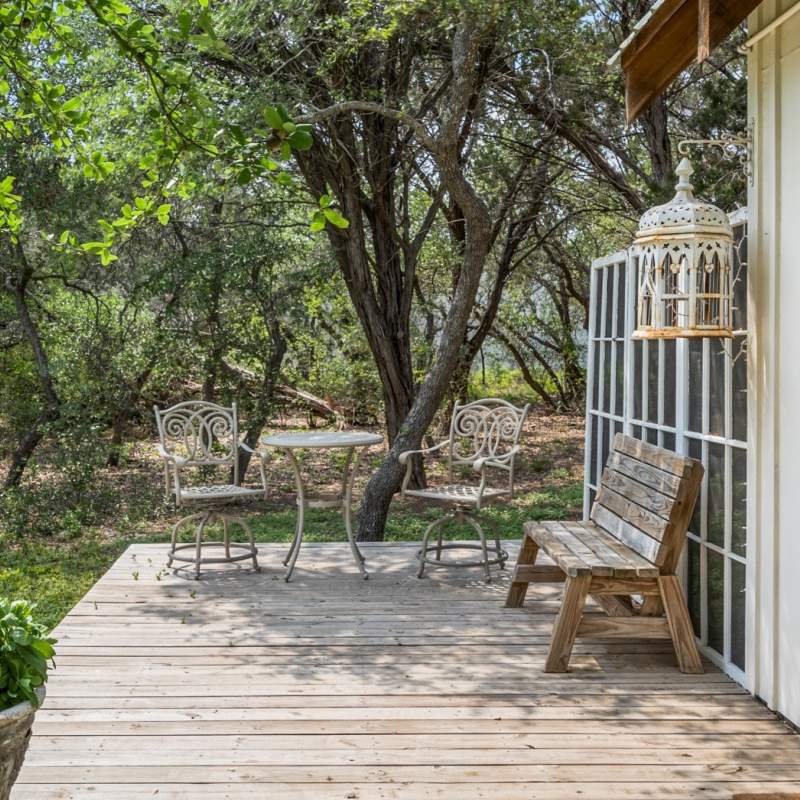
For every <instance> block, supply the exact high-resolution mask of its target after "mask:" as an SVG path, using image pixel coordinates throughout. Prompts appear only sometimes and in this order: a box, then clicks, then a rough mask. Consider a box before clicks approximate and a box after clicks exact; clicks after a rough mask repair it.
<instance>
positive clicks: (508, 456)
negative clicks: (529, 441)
mask: <svg viewBox="0 0 800 800" xmlns="http://www.w3.org/2000/svg"><path fill="white" fill-rule="evenodd" d="M521 449H522V448H521V447H520V446H519V445H516V446H514V447H512V448H511V450H509V451H508V452H507V453H504V454H503V455H502V456H486V457H485V458H478V459H476V460H475V461H474V462H473V464H472V468H473V469H474V470H475V472H483V470H484V468H485V467H504V468H507V467H508V466H509V464H511V462H512V461H513V460H514V456H516V455H517V453H519V451H520V450H521Z"/></svg>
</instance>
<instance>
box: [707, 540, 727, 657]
mask: <svg viewBox="0 0 800 800" xmlns="http://www.w3.org/2000/svg"><path fill="white" fill-rule="evenodd" d="M706 565H707V568H706V572H707V576H708V585H707V586H706V592H707V598H708V599H707V604H708V646H709V647H711V648H712V649H714V650H716V651H717V652H718V653H719V654H720V655H721V654H722V653H723V650H724V646H725V559H724V558H723V556H721V555H720V554H719V553H715V552H714V551H713V550H710V549H708V548H706Z"/></svg>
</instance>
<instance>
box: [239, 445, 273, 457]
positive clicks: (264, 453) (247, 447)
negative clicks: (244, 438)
mask: <svg viewBox="0 0 800 800" xmlns="http://www.w3.org/2000/svg"><path fill="white" fill-rule="evenodd" d="M239 447H241V448H242V450H244V451H245V452H247V453H250V454H251V455H254V456H258V457H259V458H260V459H261V460H262V461H270V460H271V459H272V454H271V453H269V452H268V451H267V450H257V449H256V450H254V449H253V448H252V447H250V445H247V444H245V443H244V442H239Z"/></svg>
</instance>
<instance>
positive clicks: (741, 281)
mask: <svg viewBox="0 0 800 800" xmlns="http://www.w3.org/2000/svg"><path fill="white" fill-rule="evenodd" d="M746 230H747V226H746V225H737V226H736V228H735V229H734V234H733V241H734V244H735V247H736V253H735V255H734V259H733V264H734V268H733V328H734V330H737V331H744V330H747V236H746V235H745V231H746Z"/></svg>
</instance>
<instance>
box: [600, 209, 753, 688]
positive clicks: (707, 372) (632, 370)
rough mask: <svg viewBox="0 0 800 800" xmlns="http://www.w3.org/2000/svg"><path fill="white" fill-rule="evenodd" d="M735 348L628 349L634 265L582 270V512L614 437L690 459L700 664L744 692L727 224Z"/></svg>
mask: <svg viewBox="0 0 800 800" xmlns="http://www.w3.org/2000/svg"><path fill="white" fill-rule="evenodd" d="M731 221H732V223H733V225H734V239H735V244H736V250H735V256H736V257H735V259H734V281H733V294H734V300H733V301H734V327H735V328H736V330H735V332H734V338H733V339H712V338H708V339H664V340H644V341H639V340H637V341H633V340H632V339H631V333H632V332H633V329H634V327H635V322H636V286H637V274H636V271H637V264H636V258H635V256H634V255H633V254H632V253H631V252H630V251H623V252H619V253H615V254H613V255H611V256H607V257H605V258H600V259H597V260H596V261H595V262H594V263H593V264H592V275H591V293H590V309H589V337H588V361H587V392H586V463H585V467H586V469H585V479H584V513H585V514H586V515H588V513H589V509H590V507H591V504H592V502H593V501H594V496H595V493H596V491H597V484H598V481H599V479H600V473H601V471H602V465H603V464H604V463H605V460H606V458H607V457H608V452H609V448H610V443H611V440H612V439H613V437H614V434H615V433H617V432H618V431H623V432H625V433H627V434H629V435H631V436H635V437H637V438H640V439H643V440H645V441H648V442H651V443H652V444H657V445H660V446H662V447H666V448H668V449H670V450H675V451H676V452H678V453H684V454H687V455H690V456H692V457H694V458H697V459H699V460H700V461H702V462H703V465H704V466H705V470H706V472H705V477H704V479H703V486H702V490H701V496H700V498H699V500H698V503H697V507H696V508H695V513H694V516H693V518H692V523H691V526H690V529H689V542H688V545H687V548H686V554H685V557H684V564H683V576H684V588H685V589H686V594H687V599H688V602H689V610H690V614H691V617H692V623H693V625H694V629H695V634H696V635H697V637H698V640H699V641H700V644H701V645H702V646H703V649H704V651H705V653H706V655H708V656H709V658H711V659H712V660H713V661H714V662H716V663H717V664H719V665H720V666H721V667H723V668H724V669H725V670H726V671H727V672H729V673H730V674H731V675H733V676H734V677H735V678H737V679H738V680H739V681H741V682H743V683H747V665H746V663H745V662H746V658H745V653H746V640H747V628H748V624H747V616H748V615H747V609H746V602H745V588H746V581H747V577H746V576H747V527H746V518H747V349H746V342H747V299H746V298H747V222H746V214H745V212H744V211H739V212H737V213H736V215H734V216H732V217H731Z"/></svg>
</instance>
